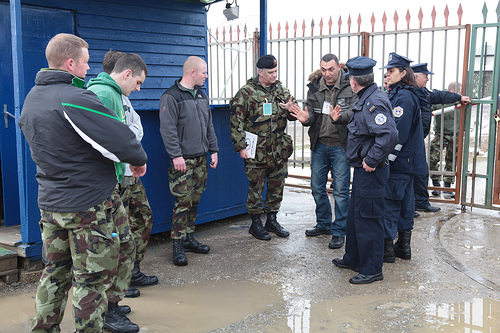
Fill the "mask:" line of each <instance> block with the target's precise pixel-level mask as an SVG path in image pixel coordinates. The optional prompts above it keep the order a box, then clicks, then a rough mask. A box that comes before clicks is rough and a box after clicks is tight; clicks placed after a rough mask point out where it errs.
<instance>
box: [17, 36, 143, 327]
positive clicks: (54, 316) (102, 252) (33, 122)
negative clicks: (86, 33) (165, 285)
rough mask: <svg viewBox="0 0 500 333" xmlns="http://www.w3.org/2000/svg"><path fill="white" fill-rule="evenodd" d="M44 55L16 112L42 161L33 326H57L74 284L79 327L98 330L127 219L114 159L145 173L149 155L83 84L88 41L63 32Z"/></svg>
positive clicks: (38, 162)
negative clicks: (40, 266) (119, 227)
mask: <svg viewBox="0 0 500 333" xmlns="http://www.w3.org/2000/svg"><path fill="white" fill-rule="evenodd" d="M45 54H46V57H47V61H48V64H49V67H50V68H48V69H42V70H40V71H39V72H38V73H37V76H36V79H35V83H36V86H35V87H33V88H32V89H31V91H30V92H29V94H28V96H27V97H26V99H25V101H24V106H23V110H22V114H21V117H19V127H20V128H21V130H22V131H23V134H24V136H25V137H26V140H27V142H28V144H29V145H30V148H31V157H32V158H33V161H34V162H35V163H36V165H37V175H36V179H37V181H38V184H39V188H38V206H39V208H40V213H41V220H40V228H41V232H42V240H43V254H42V258H43V261H44V264H45V269H44V270H43V273H42V276H41V278H40V285H39V287H38V291H37V296H36V310H35V318H34V319H33V321H32V323H31V330H32V331H58V330H59V324H60V323H61V321H62V319H63V318H62V317H63V314H64V306H65V304H66V301H67V298H68V291H69V289H70V288H71V287H72V286H73V304H74V306H73V318H74V323H75V329H76V331H77V332H90V331H92V332H97V331H98V332H101V331H102V330H103V316H104V312H106V310H107V307H108V297H107V295H106V292H107V290H108V289H109V288H110V287H111V284H112V282H111V281H112V280H111V278H112V275H113V274H116V269H117V266H118V248H119V245H120V244H119V243H120V241H119V239H118V237H117V235H116V227H115V223H114V220H115V219H119V218H121V219H124V218H126V214H125V210H124V208H123V205H122V202H121V201H120V197H119V194H118V191H117V189H116V184H117V178H116V177H117V175H116V173H115V172H116V170H115V165H114V162H117V163H120V162H125V163H130V165H131V170H132V172H133V174H134V175H135V176H136V177H140V176H143V175H144V174H145V172H146V161H147V156H146V153H145V152H144V150H143V149H142V146H141V144H140V143H139V142H138V141H137V139H136V138H135V135H134V133H133V132H132V131H131V130H130V129H129V128H128V126H127V125H125V124H123V123H122V122H121V121H120V120H119V119H118V118H117V117H116V115H115V113H114V112H113V111H112V110H110V109H108V108H106V107H105V106H104V104H102V103H101V101H100V100H99V99H98V98H97V96H96V95H95V94H94V93H93V92H91V91H87V90H84V89H81V88H82V87H83V85H84V83H85V79H84V77H85V75H86V73H87V70H88V69H89V66H88V60H89V52H88V44H87V42H85V41H84V40H83V39H81V38H80V37H77V36H74V35H70V34H58V35H56V36H54V37H53V38H52V39H51V40H50V41H49V43H48V45H47V48H46V51H45ZM117 138H119V139H117ZM137 331H139V329H138V327H137V330H136V332H137Z"/></svg>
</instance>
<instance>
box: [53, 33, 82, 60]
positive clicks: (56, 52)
mask: <svg viewBox="0 0 500 333" xmlns="http://www.w3.org/2000/svg"><path fill="white" fill-rule="evenodd" d="M82 48H86V49H88V48H89V44H88V43H87V42H86V41H85V40H83V39H82V38H80V37H78V36H75V35H72V34H64V33H61V34H57V35H55V36H54V37H52V39H51V40H50V41H49V43H48V44H47V47H46V48H45V57H46V58H47V62H48V63H49V67H50V68H61V67H62V66H63V65H64V63H65V62H66V60H68V59H73V60H75V61H78V60H79V59H80V57H81V56H82Z"/></svg>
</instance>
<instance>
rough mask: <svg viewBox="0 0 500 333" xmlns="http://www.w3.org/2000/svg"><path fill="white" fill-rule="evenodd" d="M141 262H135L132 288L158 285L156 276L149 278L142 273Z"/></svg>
mask: <svg viewBox="0 0 500 333" xmlns="http://www.w3.org/2000/svg"><path fill="white" fill-rule="evenodd" d="M140 264H141V263H140V262H139V261H137V260H136V261H135V262H134V269H133V270H132V279H131V280H130V286H131V287H149V286H154V285H155V284H158V278H157V277H156V276H147V275H146V274H144V273H143V272H141V266H140Z"/></svg>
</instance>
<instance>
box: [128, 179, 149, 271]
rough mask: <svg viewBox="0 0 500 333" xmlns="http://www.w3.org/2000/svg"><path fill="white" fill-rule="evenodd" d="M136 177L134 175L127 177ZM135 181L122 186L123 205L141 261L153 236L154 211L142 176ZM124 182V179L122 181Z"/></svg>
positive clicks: (138, 257)
mask: <svg viewBox="0 0 500 333" xmlns="http://www.w3.org/2000/svg"><path fill="white" fill-rule="evenodd" d="M127 178H134V177H125V179H127ZM134 180H135V181H134V183H133V184H131V185H127V186H122V188H121V191H122V195H121V197H122V201H123V199H124V198H129V199H128V200H127V201H123V206H125V210H127V212H128V222H129V225H130V231H131V232H132V237H133V238H134V242H135V249H136V250H135V251H136V253H135V260H137V261H139V262H141V261H142V260H143V259H144V254H145V253H146V248H147V246H148V244H149V239H150V238H151V228H152V227H153V211H152V210H151V206H150V205H149V201H148V198H147V196H146V189H145V188H144V185H142V182H141V179H140V178H134ZM122 183H123V181H122Z"/></svg>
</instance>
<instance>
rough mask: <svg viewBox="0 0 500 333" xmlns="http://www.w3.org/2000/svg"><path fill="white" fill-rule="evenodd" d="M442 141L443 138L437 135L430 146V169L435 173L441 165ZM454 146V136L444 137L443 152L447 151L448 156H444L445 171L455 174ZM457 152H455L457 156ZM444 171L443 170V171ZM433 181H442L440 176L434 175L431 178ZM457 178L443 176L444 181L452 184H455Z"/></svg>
mask: <svg viewBox="0 0 500 333" xmlns="http://www.w3.org/2000/svg"><path fill="white" fill-rule="evenodd" d="M440 141H441V138H440V136H439V135H435V136H434V139H432V141H431V146H430V157H429V168H430V170H433V171H439V164H440V159H441V154H440V151H439V149H440V144H441V143H440ZM453 145H454V140H453V135H443V152H444V150H446V154H445V155H444V160H445V166H444V170H445V171H450V172H453V171H455V170H453ZM456 152H457V150H455V156H456ZM441 170H442V169H441ZM431 179H432V180H438V181H439V180H441V176H440V175H432V176H431ZM454 179H455V177H453V176H443V180H444V182H445V183H449V184H452V183H454Z"/></svg>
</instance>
